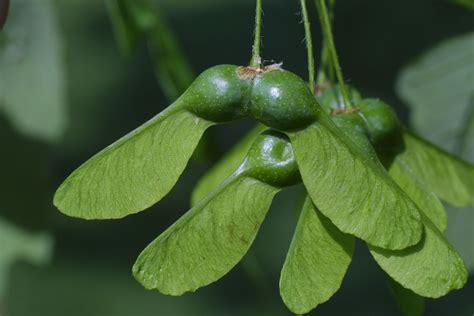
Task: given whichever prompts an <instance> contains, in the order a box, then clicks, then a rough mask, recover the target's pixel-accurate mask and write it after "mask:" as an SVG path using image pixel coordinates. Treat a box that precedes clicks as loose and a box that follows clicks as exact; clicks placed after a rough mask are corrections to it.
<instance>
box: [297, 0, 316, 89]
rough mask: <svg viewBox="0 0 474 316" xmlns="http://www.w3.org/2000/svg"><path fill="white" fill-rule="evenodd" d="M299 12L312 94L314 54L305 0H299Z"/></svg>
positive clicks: (313, 87)
mask: <svg viewBox="0 0 474 316" xmlns="http://www.w3.org/2000/svg"><path fill="white" fill-rule="evenodd" d="M300 5H301V12H302V14H303V23H304V33H305V40H306V51H307V55H308V77H309V78H308V81H309V88H310V89H311V92H312V93H313V94H314V89H315V82H314V54H313V36H312V34H311V24H310V23H309V16H308V8H307V7H306V0H300Z"/></svg>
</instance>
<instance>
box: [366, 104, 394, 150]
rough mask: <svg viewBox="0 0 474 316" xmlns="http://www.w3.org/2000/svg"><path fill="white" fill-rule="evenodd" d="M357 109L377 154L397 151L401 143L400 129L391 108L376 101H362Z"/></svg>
mask: <svg viewBox="0 0 474 316" xmlns="http://www.w3.org/2000/svg"><path fill="white" fill-rule="evenodd" d="M357 107H358V108H359V109H360V111H361V113H362V115H363V116H364V118H365V121H366V125H367V129H368V131H369V135H370V141H371V142H372V144H373V145H374V147H375V148H376V150H377V152H378V153H381V152H387V151H391V152H395V151H398V150H399V149H400V147H401V146H402V145H401V144H402V143H403V142H402V138H401V127H400V122H399V120H398V117H397V114H396V113H395V111H394V110H393V109H392V107H391V106H389V105H388V104H386V103H384V102H383V101H381V100H378V99H364V100H362V101H361V102H359V103H358V104H357Z"/></svg>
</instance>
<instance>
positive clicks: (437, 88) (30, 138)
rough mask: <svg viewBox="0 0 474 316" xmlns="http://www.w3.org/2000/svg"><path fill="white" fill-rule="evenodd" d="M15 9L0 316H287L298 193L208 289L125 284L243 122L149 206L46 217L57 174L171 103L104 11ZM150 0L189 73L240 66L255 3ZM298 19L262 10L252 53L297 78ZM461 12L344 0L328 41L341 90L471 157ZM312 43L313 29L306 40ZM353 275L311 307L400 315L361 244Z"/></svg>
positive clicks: (4, 95) (466, 239)
mask: <svg viewBox="0 0 474 316" xmlns="http://www.w3.org/2000/svg"><path fill="white" fill-rule="evenodd" d="M13 2H14V3H12V5H11V15H10V18H9V20H8V21H7V24H6V29H5V31H4V32H3V33H1V34H0V143H1V145H2V148H4V151H2V153H5V154H2V155H0V162H1V163H0V174H1V178H0V192H1V197H2V199H1V202H0V215H1V217H0V314H1V315H7V316H21V315H25V316H31V315H51V316H54V315H65V314H67V315H73V316H74V315H81V316H82V315H91V316H94V315H97V316H99V315H100V316H104V315H106V316H108V315H111V316H112V315H113V316H116V315H118V316H120V315H144V316H146V315H157V314H158V315H223V314H225V315H288V314H289V313H288V311H287V310H286V308H285V307H284V305H283V303H282V302H281V300H280V298H279V295H278V276H279V273H280V269H281V266H282V264H283V261H284V258H285V254H286V252H287V250H288V247H289V244H290V240H291V235H292V233H293V230H294V227H295V225H296V217H295V214H294V210H295V209H296V208H295V205H293V202H292V201H293V200H294V197H299V196H300V194H301V190H300V188H298V187H295V188H293V189H291V190H289V192H286V193H284V194H281V195H277V197H276V199H275V201H274V203H273V207H272V208H271V210H270V212H269V214H268V217H267V220H266V221H265V222H264V224H263V226H262V229H261V231H260V233H259V235H258V236H257V239H256V242H255V244H254V245H253V246H252V251H251V252H250V253H249V254H248V255H247V256H246V257H245V259H244V261H243V262H242V263H241V264H239V266H238V267H237V268H236V269H234V270H233V271H232V272H231V273H230V274H229V275H228V276H226V277H224V278H223V279H222V280H221V281H220V282H218V283H216V284H213V285H211V286H209V287H206V288H204V289H201V290H199V291H198V292H197V293H195V294H186V295H185V296H184V297H180V298H175V297H167V296H163V295H161V294H159V293H156V292H147V291H145V290H144V289H143V288H142V287H141V286H140V285H139V284H138V283H136V282H135V281H134V279H133V278H132V276H131V271H130V267H131V265H132V264H133V262H134V260H135V258H136V256H137V255H138V253H139V252H140V250H141V249H143V247H144V246H145V245H147V244H148V242H149V241H150V240H152V239H153V238H154V237H155V236H156V235H157V234H158V233H159V232H162V231H163V230H164V229H165V228H166V227H168V226H169V225H170V224H171V223H172V222H174V221H175V220H176V219H177V218H178V217H179V216H181V215H182V214H183V212H184V211H186V210H187V209H188V206H189V195H190V192H191V189H192V187H193V185H194V184H195V183H196V181H197V179H198V178H199V177H200V176H201V175H202V174H203V173H204V171H205V170H206V169H207V168H208V167H209V166H210V165H211V164H212V162H213V161H215V159H217V158H218V157H220V156H221V155H222V153H223V152H225V151H226V150H228V149H229V148H230V147H231V146H232V145H233V144H235V143H236V142H237V140H238V139H239V138H240V137H241V136H242V135H244V133H245V132H246V130H248V129H250V128H251V123H250V122H249V121H243V122H237V123H232V124H231V125H230V126H226V128H225V133H223V132H222V131H223V129H221V128H219V127H216V128H213V129H212V130H211V131H210V135H211V136H212V137H211V138H210V139H211V140H212V146H208V148H210V149H211V152H210V154H208V155H206V159H205V160H204V161H203V160H199V162H198V161H196V160H194V161H192V162H191V164H190V166H189V168H188V169H187V171H186V172H185V173H184V175H183V177H182V178H181V179H180V181H179V183H178V186H177V187H176V188H175V189H174V190H173V191H172V193H171V194H170V195H169V196H167V197H166V198H165V199H164V200H163V201H162V202H161V203H160V204H159V206H156V207H153V208H152V209H150V210H148V211H146V212H143V213H141V214H137V215H135V216H131V217H127V218H125V219H124V220H121V221H106V222H97V221H93V222H87V221H82V220H76V219H72V218H67V217H65V216H63V215H61V214H60V213H59V212H57V211H55V210H54V209H53V207H52V205H51V200H52V192H53V190H54V188H56V187H57V185H58V184H59V183H60V182H61V180H62V179H63V178H64V177H65V176H66V175H67V174H69V172H70V171H72V170H73V169H74V168H75V167H76V166H78V164H79V163H81V162H82V161H84V160H86V159H87V158H88V157H90V155H92V154H93V153H95V152H97V151H98V150H100V149H101V148H103V147H105V146H106V145H108V144H110V143H111V142H112V141H114V140H115V139H117V138H119V137H120V136H122V135H123V134H125V133H126V132H128V131H130V130H131V129H133V128H135V127H136V126H138V125H140V124H141V123H143V122H144V121H145V120H147V119H148V118H150V117H152V116H153V115H155V114H156V113H158V112H159V111H161V110H162V109H163V108H164V107H165V106H166V105H167V104H168V101H167V98H166V96H167V95H166V92H163V91H161V90H160V88H159V86H158V84H157V82H156V77H155V72H154V63H153V62H152V61H151V60H150V58H149V51H148V48H147V46H146V45H145V43H143V44H141V45H140V46H139V48H138V50H137V51H136V52H135V53H132V54H131V55H130V56H129V57H127V58H124V57H122V55H120V52H119V48H118V46H117V43H116V41H115V38H114V34H113V32H112V28H111V24H110V20H109V17H108V15H107V11H106V6H105V3H103V2H101V1H79V0H70V1H59V0H56V1H53V0H48V1H46V0H42V1H41V4H42V5H40V7H41V8H40V9H38V8H36V7H37V6H38V3H39V2H38V1H35V0H16V1H13ZM156 2H159V4H160V8H161V9H162V11H163V13H164V14H165V15H166V17H167V18H168V21H169V22H170V25H171V26H172V28H173V30H174V32H175V35H176V37H177V38H178V39H179V41H180V43H181V46H182V47H183V49H184V51H185V53H186V54H187V56H188V58H189V61H190V63H191V66H192V68H193V69H194V70H195V71H196V73H199V72H201V71H202V70H204V69H206V68H208V67H210V66H212V65H215V64H221V63H233V64H246V63H247V62H248V59H249V57H250V56H249V51H250V44H251V38H252V31H253V18H254V17H253V13H254V12H253V6H254V1H252V0H245V1H244V0H241V1H235V0H234V1H231V0H225V1H224V0H220V1H217V0H199V1H196V0H182V1H173V0H160V1H156ZM458 2H459V3H462V1H458ZM465 2H466V1H465ZM466 3H468V2H466ZM310 7H311V8H312V4H311V5H310ZM298 10H299V8H298V3H297V2H296V1H285V0H273V1H266V3H265V11H266V13H267V14H266V16H265V20H264V22H265V28H264V33H263V34H264V47H263V56H264V57H265V58H267V59H272V60H275V61H283V62H284V67H285V68H287V69H290V70H292V71H295V72H296V73H298V74H299V75H301V76H303V77H305V72H306V64H305V60H306V58H305V49H304V45H303V43H302V40H303V27H302V25H300V24H298V22H299V21H300V16H298V15H297V13H298ZM311 12H312V16H313V18H314V19H315V18H316V14H315V13H314V10H312V11H311ZM472 12H473V11H469V10H467V9H466V8H465V7H463V6H459V5H457V4H454V2H451V1H444V0H419V1H408V0H402V1H396V2H394V1H388V0H387V1H386V0H384V1H374V0H357V1H340V2H339V3H338V5H337V7H336V21H335V22H336V23H335V34H336V40H337V44H338V51H339V55H340V58H341V62H342V65H343V67H344V71H345V75H346V77H347V78H348V79H349V81H350V83H351V84H353V85H355V86H356V87H357V88H359V89H360V90H361V91H362V92H363V94H364V95H367V96H379V97H381V98H383V99H385V100H386V101H387V102H389V103H391V104H392V105H394V106H396V109H397V112H398V113H399V114H400V115H401V116H402V117H403V118H404V121H405V123H406V124H410V125H411V126H412V127H414V128H415V129H416V130H417V131H418V132H420V133H421V134H422V135H423V136H425V137H428V138H429V139H431V140H432V141H434V142H436V143H438V144H440V145H442V146H443V147H444V148H446V149H447V150H449V151H451V152H455V153H458V154H459V155H463V157H464V158H465V159H469V160H471V161H474V157H473V156H472V153H473V147H472V141H471V142H469V139H471V140H472V137H473V136H472V135H473V134H472V133H473V131H474V128H473V122H474V120H473V119H472V118H473V115H472V113H473V112H474V110H473V109H474V105H473V97H474V92H473V90H472V88H473V87H472V82H473V81H474V76H473V71H472V69H473V66H472V65H473V63H474V56H473V52H474V43H473V37H472V35H469V32H472V30H473V29H474V28H473V27H474V22H473V21H474V16H473V13H472ZM26 15H28V17H25V16H26ZM24 19H27V20H28V21H29V22H30V23H28V26H27V27H26V26H25V23H24V22H22V21H23V20H24ZM315 22H316V21H314V22H313V28H314V30H315V31H316V30H317V28H316V25H317V23H315ZM319 38H320V36H319V34H318V32H316V43H318V44H319V43H320V41H319ZM450 45H451V46H450ZM453 47H455V48H453ZM316 51H319V48H318V47H317V48H316ZM428 51H429V52H428ZM402 69H403V70H402ZM434 92H436V94H434ZM442 93H444V94H442ZM168 94H169V93H168ZM410 113H411V114H412V116H411V119H409V115H410ZM469 137H470V138H469ZM449 212H450V214H449V216H450V221H449V226H448V231H447V234H448V237H449V239H450V240H451V241H452V242H453V243H454V244H455V246H456V247H457V248H458V249H459V250H460V252H461V254H462V255H463V257H464V259H465V260H466V262H467V263H468V264H469V266H470V268H471V271H473V270H472V269H473V262H474V254H473V249H474V248H473V240H474V236H473V232H474V230H473V229H472V224H473V222H474V219H473V214H474V213H473V212H472V210H454V209H452V210H450V211H449ZM53 240H54V241H53ZM53 243H54V247H53ZM17 259H18V260H17ZM12 263H14V264H12ZM349 269H350V271H349V273H348V274H347V277H346V279H345V281H344V283H343V286H342V289H341V291H340V292H338V293H337V294H336V296H335V297H334V298H333V299H332V300H331V301H330V302H328V303H326V304H323V305H322V306H320V307H319V308H318V312H315V313H318V314H319V315H335V314H336V315H339V314H347V313H350V315H367V314H382V313H383V314H384V315H399V311H398V310H397V307H396V304H395V302H393V300H392V298H391V297H390V292H389V290H388V289H386V287H385V280H384V277H383V273H382V272H381V271H380V269H379V268H378V267H377V265H376V264H375V263H374V262H373V259H372V258H371V257H370V255H369V254H368V251H367V247H366V246H365V245H363V244H362V243H360V244H357V245H356V250H355V257H354V260H353V262H352V264H351V266H350V268H349ZM2 273H3V274H2ZM472 296H474V278H473V277H471V278H470V280H469V281H468V283H467V285H466V287H465V288H464V289H463V290H461V291H457V292H454V293H452V294H449V295H448V296H446V297H444V298H442V299H440V300H438V301H430V300H428V302H427V306H426V314H427V315H447V314H451V315H471V314H472V312H473V310H474V303H473V302H472Z"/></svg>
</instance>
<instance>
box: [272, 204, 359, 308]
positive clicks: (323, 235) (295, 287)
mask: <svg viewBox="0 0 474 316" xmlns="http://www.w3.org/2000/svg"><path fill="white" fill-rule="evenodd" d="M354 241H355V239H354V237H352V236H350V235H346V234H344V233H342V232H341V231H339V230H338V229H337V228H336V227H335V226H334V225H333V224H332V223H331V222H330V221H329V220H328V219H327V218H326V217H324V216H323V215H322V214H321V213H320V212H319V211H318V210H317V209H316V207H315V206H314V204H313V202H312V201H311V199H310V198H308V197H307V198H306V201H305V204H304V206H303V210H302V211H301V214H300V218H299V221H298V225H297V227H296V231H295V233H294V236H293V241H292V242H291V245H290V249H289V251H288V254H287V257H286V260H285V264H284V266H283V270H282V271H281V276H280V294H281V297H282V298H283V301H284V302H285V305H286V306H287V307H288V308H289V309H290V310H291V311H292V312H293V313H295V314H305V313H308V312H309V311H311V310H312V309H314V308H315V307H316V306H317V305H319V304H321V303H324V302H325V301H327V300H329V299H330V298H331V296H333V295H334V293H336V292H337V291H338V290H339V288H340V286H341V283H342V280H343V278H344V275H345V274H346V271H347V269H348V267H349V264H350V262H351V259H352V254H353V252H354Z"/></svg>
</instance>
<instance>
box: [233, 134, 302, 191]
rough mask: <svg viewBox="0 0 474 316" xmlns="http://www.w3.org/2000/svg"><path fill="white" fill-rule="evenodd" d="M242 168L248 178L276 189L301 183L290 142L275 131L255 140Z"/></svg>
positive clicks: (261, 135)
mask: <svg viewBox="0 0 474 316" xmlns="http://www.w3.org/2000/svg"><path fill="white" fill-rule="evenodd" d="M242 168H243V169H244V170H245V172H246V173H247V175H248V176H250V177H252V178H255V179H258V180H260V181H262V182H265V183H268V184H270V185H273V186H276V187H287V186H291V185H294V184H297V183H299V182H300V181H301V177H300V173H299V170H298V166H297V164H296V159H295V155H294V153H293V148H292V147H291V143H290V140H289V139H288V137H287V136H286V135H284V134H282V133H279V132H277V131H273V130H269V131H266V132H264V133H262V134H260V135H259V136H258V137H257V138H256V139H255V141H254V143H253V144H252V147H250V150H249V152H248V154H247V158H246V159H245V162H244V164H243V165H242Z"/></svg>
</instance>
